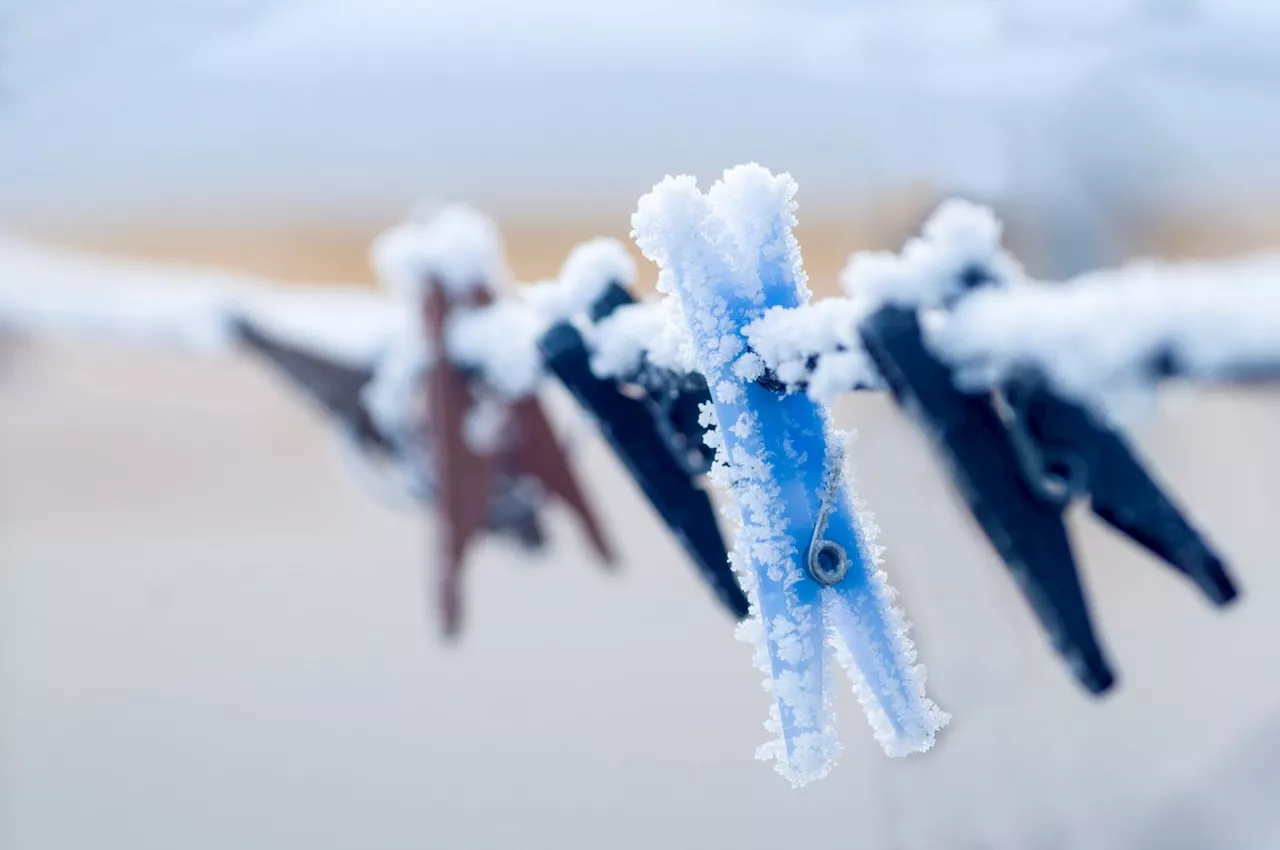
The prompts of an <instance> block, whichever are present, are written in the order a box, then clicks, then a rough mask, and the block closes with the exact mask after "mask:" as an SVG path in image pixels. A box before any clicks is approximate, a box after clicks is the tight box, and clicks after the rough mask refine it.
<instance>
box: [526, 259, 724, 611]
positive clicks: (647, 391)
mask: <svg viewBox="0 0 1280 850" xmlns="http://www.w3.org/2000/svg"><path fill="white" fill-rule="evenodd" d="M634 301H635V299H634V298H633V297H632V295H631V293H630V292H628V291H627V289H626V288H625V287H624V286H622V285H621V284H619V283H617V282H612V283H609V284H608V285H607V286H606V287H605V288H604V290H603V292H602V293H601V294H600V295H599V296H597V297H596V298H595V299H594V300H593V301H592V303H591V305H590V307H589V309H588V315H589V316H590V317H591V319H592V321H593V322H598V321H600V320H602V319H604V318H606V317H608V316H609V315H611V314H612V313H613V311H614V310H616V309H617V308H618V307H621V306H623V305H627V304H632V303H634ZM538 347H539V350H540V351H541V354H542V357H543V360H544V364H545V366H546V368H547V369H548V371H550V372H552V373H553V374H554V375H555V376H556V377H557V378H558V379H559V380H560V382H561V383H562V384H563V385H564V386H565V388H566V389H568V390H569V392H570V393H571V394H572V395H573V396H574V398H576V399H577V401H578V403H579V404H581V405H582V406H583V407H584V408H585V409H587V410H588V411H590V413H591V414H592V416H593V417H594V418H595V420H596V423H597V425H598V427H599V429H600V433H601V434H602V435H603V436H604V438H605V440H607V441H608V443H609V445H610V447H612V449H613V451H614V452H615V453H616V454H617V455H618V457H619V458H620V459H621V460H622V462H623V463H624V464H625V465H626V467H627V470H628V471H629V472H630V473H631V476H632V477H633V478H634V479H635V480H636V483H637V484H639V485H640V488H641V490H643V491H644V494H645V496H646V498H648V500H649V503H650V504H651V505H653V507H654V509H655V510H656V511H657V512H658V514H659V515H660V516H661V517H662V519H663V521H664V522H666V524H667V526H668V527H669V528H670V529H671V531H672V532H673V533H674V534H675V535H676V537H677V538H678V539H679V540H680V542H681V544H682V545H683V546H684V548H685V550H686V551H687V552H688V553H689V555H690V557H692V558H693V560H694V563H695V565H696V566H697V568H698V570H699V572H700V573H701V574H702V577H703V579H704V580H705V581H706V582H707V583H708V584H709V585H710V586H711V588H712V589H713V590H714V591H715V593H716V595H717V597H718V598H719V599H720V601H721V602H722V603H723V604H724V606H725V607H726V608H728V609H729V611H730V612H731V613H732V614H733V615H734V617H736V618H737V619H740V620H741V619H744V618H745V617H746V616H747V613H748V608H749V606H748V602H747V598H746V595H745V594H744V593H743V591H742V588H741V587H740V586H739V585H738V581H737V579H736V577H735V576H734V574H733V570H732V568H731V567H730V566H729V553H728V550H727V548H726V546H725V543H724V538H723V537H722V536H721V534H720V529H719V526H718V524H717V523H716V514H715V508H714V507H713V506H712V504H711V499H710V498H709V497H708V495H707V493H706V492H705V491H704V490H702V488H700V487H699V486H698V484H697V480H696V479H697V476H699V475H700V474H702V473H703V472H705V471H706V469H707V468H708V467H709V466H710V455H709V454H708V453H707V450H706V448H705V446H704V445H703V443H702V426H701V425H699V424H698V407H699V405H700V404H701V402H702V401H704V400H708V401H709V400H710V395H709V393H708V392H707V385H706V382H705V380H702V379H701V376H699V375H690V376H683V375H679V374H677V373H674V372H670V371H669V370H662V369H658V368H656V367H654V366H652V365H650V364H642V365H641V367H640V369H639V371H638V372H637V373H636V374H634V375H629V376H626V379H625V380H618V379H613V378H600V377H597V376H596V374H595V373H594V372H593V371H592V369H591V362H590V360H591V357H590V352H589V351H588V349H587V344H586V341H585V340H584V339H583V336H582V333H581V331H579V330H578V328H576V327H575V326H574V325H573V323H572V322H569V321H559V322H557V323H555V324H554V325H552V326H551V327H550V328H549V329H548V330H547V331H546V332H545V333H544V334H543V336H542V338H541V339H540V340H539V344H538ZM636 388H638V389H639V390H640V391H639V392H636V391H635V389H636Z"/></svg>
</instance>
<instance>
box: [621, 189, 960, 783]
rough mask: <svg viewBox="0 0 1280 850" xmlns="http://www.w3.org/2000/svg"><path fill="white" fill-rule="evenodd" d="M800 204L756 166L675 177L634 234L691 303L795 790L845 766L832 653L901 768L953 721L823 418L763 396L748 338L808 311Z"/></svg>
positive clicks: (791, 401)
mask: <svg viewBox="0 0 1280 850" xmlns="http://www.w3.org/2000/svg"><path fill="white" fill-rule="evenodd" d="M794 192H795V183H794V182H793V181H792V180H791V178H790V176H788V175H782V176H780V177H774V176H773V175H772V174H770V173H769V172H768V171H767V170H765V169H763V168H761V167H760V166H755V165H752V166H742V167H739V168H735V169H732V170H730V171H727V172H725V175H724V177H723V179H722V180H721V181H720V182H718V183H717V184H716V185H715V186H713V187H712V189H711V190H710V192H709V193H708V194H707V195H704V194H702V193H701V192H700V191H699V190H698V188H697V185H696V183H695V181H694V180H693V179H692V178H689V177H679V178H670V177H669V178H667V179H666V180H664V181H663V182H662V183H659V184H658V185H657V186H656V187H655V188H654V190H653V191H652V192H651V193H650V194H648V195H646V196H645V197H643V198H641V199H640V203H639V208H638V210H637V212H636V213H635V215H634V217H633V219H632V224H633V226H634V235H635V238H636V242H637V244H638V245H639V246H640V249H641V251H643V252H644V254H645V255H646V256H648V257H649V258H650V259H652V260H653V261H655V262H656V263H657V264H658V266H659V267H660V269H661V277H660V279H659V288H660V289H663V290H664V291H667V292H671V293H674V294H675V295H677V296H678V297H679V299H680V301H681V302H682V306H683V312H684V316H685V319H686V322H687V324H688V328H689V330H690V332H691V334H692V338H693V345H694V349H695V354H696V359H697V362H698V365H699V368H700V371H702V373H703V375H704V376H705V377H706V380H707V384H708V385H709V386H710V387H711V393H712V397H713V401H714V415H715V419H716V420H717V421H718V430H717V437H718V440H719V442H720V452H719V454H718V461H719V462H718V463H717V467H716V468H715V469H714V470H713V474H714V475H716V476H717V477H718V478H719V479H721V480H722V481H726V482H728V483H729V484H730V485H731V486H732V491H733V494H734V497H735V501H736V507H737V512H738V519H739V521H740V523H741V527H740V529H739V533H738V537H737V541H736V546H735V550H734V556H733V558H734V564H735V566H736V567H737V568H738V570H739V573H740V575H741V576H742V578H743V583H744V585H745V586H746V589H747V592H748V595H749V596H750V598H751V602H752V609H753V612H754V616H753V617H752V619H751V620H750V621H748V623H747V624H744V636H745V637H748V638H750V639H752V640H754V642H755V644H756V647H757V663H758V664H759V665H760V666H761V667H762V669H763V670H764V671H765V673H766V676H767V679H766V687H767V688H768V689H769V690H770V691H771V692H772V694H773V697H774V700H775V705H774V708H773V711H772V712H771V714H772V720H771V722H770V724H768V725H769V726H770V727H771V728H772V729H774V730H775V731H778V732H780V735H781V737H780V740H779V741H777V742H775V743H774V744H770V745H766V746H765V747H764V748H762V750H761V756H762V757H765V758H775V759H776V760H777V768H778V771H779V772H780V773H781V774H782V775H783V776H785V777H787V778H788V779H790V780H791V781H792V782H793V783H794V784H797V785H798V784H803V783H805V782H808V781H810V780H813V779H817V778H819V777H821V776H824V775H825V774H826V773H827V771H828V770H829V769H830V766H831V764H832V762H833V759H834V758H835V756H836V755H837V753H838V751H839V744H838V742H837V740H836V736H835V732H834V728H833V725H832V723H833V718H832V714H831V700H832V696H831V687H832V682H831V676H830V672H831V671H830V667H829V664H828V657H829V649H828V639H830V643H831V645H832V647H833V648H834V651H835V652H836V654H837V656H838V658H839V660H840V661H841V662H842V663H843V664H844V665H845V666H846V667H847V668H848V669H849V672H850V674H851V676H852V677H853V679H854V681H855V687H856V690H857V691H858V693H859V697H860V700H861V702H862V705H863V707H864V709H865V710H866V712H867V716H868V719H869V720H870V722H871V725H872V728H873V730H874V733H875V736H876V738H877V740H879V742H880V743H881V744H882V745H883V746H884V748H885V750H886V752H888V753H889V754H891V755H905V754H907V753H912V752H920V751H923V750H927V749H928V748H929V747H930V746H932V744H933V741H934V736H935V733H936V731H937V730H938V729H939V728H941V727H942V726H943V725H944V724H945V723H946V721H947V719H948V717H947V715H946V714H945V713H943V712H942V711H940V710H939V709H938V708H937V706H935V705H934V704H933V702H932V701H931V700H929V699H928V698H927V697H926V696H925V693H924V671H923V668H921V667H918V666H916V664H915V652H914V650H913V648H912V646H911V643H910V641H909V640H908V638H907V636H906V631H907V629H906V625H905V623H904V621H903V619H902V615H901V612H900V611H898V610H896V609H895V608H894V607H893V605H892V599H893V592H892V591H891V590H890V589H889V588H888V586H887V585H886V584H885V577H884V574H883V573H882V572H880V571H879V570H877V569H876V563H877V559H878V551H877V550H876V549H875V548H874V547H873V545H872V542H871V540H870V525H869V524H868V523H867V522H865V521H864V519H863V518H861V517H859V516H858V515H857V514H855V512H854V502H853V499H852V496H851V494H850V492H849V489H848V484H847V481H846V479H845V473H844V452H843V448H842V444H841V442H840V439H839V436H838V434H837V433H836V432H835V430H834V429H833V428H832V425H831V421H830V418H829V416H828V414H827V411H826V409H825V408H824V407H822V406H820V405H818V404H815V403H814V402H812V401H811V400H809V399H808V398H806V397H804V396H802V395H788V396H779V395H778V394H776V393H774V392H772V391H770V390H768V389H765V388H763V387H761V386H759V385H757V384H756V383H755V379H756V378H758V377H759V376H760V374H761V373H762V364H761V362H760V359H759V358H758V357H756V356H755V355H753V354H751V353H750V352H749V351H748V350H747V348H746V342H745V338H744V335H743V329H744V327H745V326H746V325H748V324H749V323H751V322H752V321H754V320H755V319H757V318H759V317H760V316H761V315H762V314H763V312H764V311H765V310H766V309H767V308H768V307H770V306H774V305H780V306H783V307H793V306H796V305H798V304H800V303H801V302H803V301H807V299H808V297H809V292H808V288H807V287H806V286H805V283H804V276H803V274H804V273H803V272H802V271H801V269H800V253H799V248H798V246H797V244H796V242H795V239H794V238H793V237H792V235H791V227H792V226H793V224H794V222H795V217H794V209H795V205H794V202H793V196H794Z"/></svg>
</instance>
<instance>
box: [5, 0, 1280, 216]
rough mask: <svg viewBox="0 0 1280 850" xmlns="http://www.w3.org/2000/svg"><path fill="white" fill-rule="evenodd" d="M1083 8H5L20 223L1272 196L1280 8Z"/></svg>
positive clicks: (135, 2) (132, 2) (660, 2)
mask: <svg viewBox="0 0 1280 850" xmlns="http://www.w3.org/2000/svg"><path fill="white" fill-rule="evenodd" d="M5 4H7V5H8V7H10V8H8V9H7V10H6V8H5ZM1077 5H1078V4H1073V3H1066V2H1062V0H1018V2H1016V3H1010V2H1006V3H991V2H979V0H955V1H954V2H939V0H915V2H911V3H888V2H875V1H874V0H866V1H865V2H861V3H852V4H836V3H827V2H808V3H801V4H789V3H782V2H766V0H756V2H751V0H742V2H731V1H730V0H700V1H699V0H686V2H673V0H647V2H642V0H619V2H613V3H599V2H586V0H549V2H540V3H536V4H534V3H519V2H515V0H478V1H477V2H468V3H466V4H461V3H454V2H410V0H359V2H357V0H317V2H307V3H301V2H270V0H234V2H217V3H215V2H212V0H198V1H196V2H185V3H182V4H174V3H166V2H158V0H152V2H143V0H128V1H127V2H108V0H86V1H83V2H74V0H42V2H40V3H37V4H30V3H20V2H18V0H0V51H2V52H0V63H2V64H0V75H2V77H0V79H3V81H4V82H5V84H6V89H5V91H6V93H7V97H6V98H5V100H4V101H3V102H2V106H0V185H3V186H4V187H5V191H4V192H3V197H0V212H7V213H8V214H10V215H11V216H19V217H21V216H23V215H29V214H41V215H50V214H54V213H58V214H67V213H68V211H72V212H74V213H76V214H88V215H95V214H104V213H111V214H114V213H115V212H116V211H118V210H119V209H120V208H121V207H131V208H139V209H161V210H164V209H176V208H196V209H198V208H200V207H202V206H210V205H214V206H221V205H230V206H231V207H233V208H240V209H246V210H247V209H250V208H256V209H261V208H262V206H263V205H264V204H265V205H266V206H268V207H271V208H273V209H274V208H277V207H292V208H295V209H296V208H306V207H309V208H312V209H322V210H323V211H324V214H326V215H331V216H332V215H341V214H344V213H350V214H360V213H363V212H367V211H370V210H377V211H379V212H382V211H385V210H386V209H397V210H398V209H401V208H403V206H404V205H405V204H406V203H408V202H409V200H410V199H412V198H413V197H415V196H417V195H419V194H422V193H431V194H436V195H446V196H454V197H467V198H470V199H472V200H475V201H477V202H480V203H484V204H486V205H488V206H490V207H534V206H536V207H537V208H539V209H543V208H547V207H548V205H549V206H550V207H552V208H555V207H561V208H572V207H582V206H588V207H593V208H595V207H598V206H599V205H600V203H601V202H604V203H607V204H608V205H609V206H610V208H612V207H613V206H615V205H616V204H617V202H618V199H623V198H625V199H632V200H634V198H635V197H637V196H638V195H639V193H640V192H642V191H643V190H644V189H645V188H647V187H648V186H649V185H651V184H652V183H653V182H654V181H655V180H656V179H657V178H659V177H661V176H662V175H663V174H664V173H667V172H669V171H693V172H694V173H698V174H701V175H706V176H710V175H712V174H714V173H716V172H718V171H719V170H720V169H722V168H724V167H727V166H729V165H732V164H735V163H737V162H740V161H744V160H759V161H761V162H763V163H765V164H766V165H769V166H770V167H772V168H774V169H778V170H791V171H792V172H793V173H795V174H796V176H797V177H798V178H799V179H800V181H801V186H802V192H803V195H802V198H803V201H804V202H805V203H807V204H808V205H810V207H812V206H813V205H815V204H822V205H827V206H839V205H849V204H850V203H851V201H850V199H851V198H858V197H862V196H863V193H864V192H865V190H867V189H868V188H874V187H877V186H880V185H892V184H901V183H904V182H920V181H929V182H933V183H936V184H940V185H941V187H942V188H943V189H946V190H950V191H957V192H966V193H970V194H978V195H981V196H985V197H1015V198H1016V197H1023V198H1025V197H1034V198H1036V199H1038V201H1039V202H1043V203H1053V204H1057V205H1060V206H1063V207H1064V208H1065V207H1069V206H1071V205H1073V204H1075V205H1080V204H1081V203H1083V202H1082V201H1081V200H1080V197H1082V196H1087V197H1088V198H1089V199H1090V202H1093V199H1095V198H1096V196H1098V195H1099V193H1101V194H1102V195H1106V194H1107V193H1111V194H1117V193H1119V194H1123V195H1125V196H1126V197H1129V196H1133V197H1135V198H1146V197H1148V196H1150V198H1153V199H1155V201H1154V202H1161V203H1163V202H1165V199H1166V197H1167V196H1174V197H1177V198H1182V199H1184V200H1185V199H1187V198H1194V197H1198V196H1199V195H1201V194H1204V193H1205V192H1206V191H1208V192H1209V193H1210V194H1214V195H1217V196H1220V197H1223V198H1227V199H1230V200H1236V199H1237V198H1238V196H1240V195H1241V194H1249V193H1266V192H1270V193H1272V194H1275V192H1274V190H1275V188H1276V187H1280V167H1278V166H1276V165H1275V164H1274V162H1275V157H1274V156H1273V154H1272V151H1273V150H1274V147H1275V142H1276V141H1277V136H1280V121H1277V120H1276V119H1275V118H1274V115H1275V114H1277V110H1276V107H1277V106H1278V105H1280V96H1278V94H1277V92H1280V59H1277V58H1275V53H1276V51H1275V50H1274V49H1273V48H1274V46H1275V45H1276V44H1277V43H1280V12H1277V11H1274V10H1272V9H1271V4H1269V3H1262V2H1257V0H1253V2H1244V0H1235V2H1223V3H1214V4H1207V3H1203V4H1202V3H1199V2H1198V0H1108V2H1103V3H1090V4H1088V9H1087V10H1086V11H1081V10H1079V9H1077ZM1201 6H1203V7H1204V8H1201ZM1210 7H1211V8H1212V10H1213V13H1212V14H1211V15H1210V14H1209V13H1208V12H1207V11H1206V10H1207V9H1209V8H1210ZM1109 200H1113V199H1109ZM1148 202H1153V201H1151V200H1150V199H1149V200H1148ZM623 212H625V210H622V211H620V214H622V213H623Z"/></svg>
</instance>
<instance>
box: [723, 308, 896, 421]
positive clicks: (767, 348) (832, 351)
mask: <svg viewBox="0 0 1280 850" xmlns="http://www.w3.org/2000/svg"><path fill="white" fill-rule="evenodd" d="M861 314H862V305H861V304H859V303H858V302H856V301H851V300H849V299H847V298H825V299H823V300H821V301H815V302H812V303H809V304H801V305H800V306H798V307H770V308H769V310H767V311H766V312H765V314H764V315H763V316H761V317H760V318H759V319H757V320H756V321H754V322H752V323H751V324H750V325H748V326H747V328H746V335H747V342H748V344H749V345H750V346H751V350H752V351H753V352H754V353H755V354H756V355H758V356H759V357H760V359H761V362H762V364H763V366H764V374H762V375H761V376H760V377H759V378H757V379H756V381H757V383H759V384H760V385H761V386H764V387H765V388H766V389H772V390H776V391H778V392H797V391H803V392H805V393H807V394H808V396H809V398H811V399H813V400H814V401H820V402H827V403H829V402H831V401H832V400H833V399H834V398H835V397H836V396H837V395H839V394H841V393H845V392H849V391H851V390H880V389H884V382H883V381H882V380H881V378H880V373H879V372H877V371H876V368H875V365H874V364H873V363H872V362H871V361H870V360H869V359H867V355H866V352H865V351H863V349H862V342H861V340H859V339H858V332H857V327H858V320H859V318H861Z"/></svg>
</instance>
